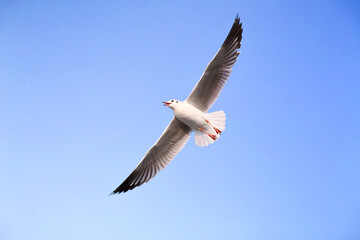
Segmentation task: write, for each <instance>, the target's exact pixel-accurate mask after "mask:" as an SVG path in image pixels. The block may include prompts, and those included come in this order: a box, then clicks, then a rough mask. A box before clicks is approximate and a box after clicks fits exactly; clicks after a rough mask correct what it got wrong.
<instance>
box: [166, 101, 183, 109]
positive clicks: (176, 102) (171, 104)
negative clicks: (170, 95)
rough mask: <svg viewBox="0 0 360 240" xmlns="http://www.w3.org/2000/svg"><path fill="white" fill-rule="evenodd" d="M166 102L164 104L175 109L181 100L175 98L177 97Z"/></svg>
mask: <svg viewBox="0 0 360 240" xmlns="http://www.w3.org/2000/svg"><path fill="white" fill-rule="evenodd" d="M163 103H164V106H167V107H169V108H171V109H174V108H175V107H176V105H178V104H179V103H180V101H179V100H175V99H171V100H169V101H167V102H163Z"/></svg>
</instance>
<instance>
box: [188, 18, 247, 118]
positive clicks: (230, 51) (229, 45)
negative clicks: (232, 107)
mask: <svg viewBox="0 0 360 240" xmlns="http://www.w3.org/2000/svg"><path fill="white" fill-rule="evenodd" d="M242 31H243V29H242V23H240V18H239V17H238V16H237V17H236V18H235V22H234V24H233V26H232V28H231V30H230V32H229V34H228V36H227V37H226V39H225V41H224V43H223V45H222V46H221V48H220V50H219V51H218V52H217V53H216V55H215V57H214V58H213V59H212V60H211V61H210V63H209V64H208V66H207V67H206V69H205V72H204V74H203V75H202V77H201V78H200V80H199V82H198V83H197V84H196V86H195V88H194V89H193V90H192V92H191V93H190V95H189V97H188V98H187V99H186V101H187V102H188V103H190V104H191V105H193V106H195V107H197V108H198V109H200V110H201V111H203V112H207V111H208V110H209V108H210V107H211V106H212V105H213V104H214V102H215V101H216V99H217V98H218V97H219V94H220V92H221V90H222V88H223V87H224V85H225V83H226V82H227V80H228V78H229V76H230V74H231V70H232V67H233V65H234V64H235V62H236V59H237V57H238V56H239V52H238V51H237V49H239V48H240V46H241V39H242Z"/></svg>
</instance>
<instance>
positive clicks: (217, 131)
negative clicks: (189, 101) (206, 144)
mask: <svg viewBox="0 0 360 240" xmlns="http://www.w3.org/2000/svg"><path fill="white" fill-rule="evenodd" d="M205 122H206V123H208V124H210V126H212V127H213V128H214V130H215V132H216V134H221V131H220V130H219V129H218V128H216V127H214V126H213V125H212V124H211V123H210V122H209V120H207V119H205Z"/></svg>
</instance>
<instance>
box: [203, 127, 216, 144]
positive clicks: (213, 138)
mask: <svg viewBox="0 0 360 240" xmlns="http://www.w3.org/2000/svg"><path fill="white" fill-rule="evenodd" d="M199 130H200V131H202V132H203V133H206V134H207V135H208V136H209V137H210V138H211V139H212V140H214V141H216V140H217V137H216V135H214V134H210V133H207V132H205V131H204V129H202V128H200V129H199Z"/></svg>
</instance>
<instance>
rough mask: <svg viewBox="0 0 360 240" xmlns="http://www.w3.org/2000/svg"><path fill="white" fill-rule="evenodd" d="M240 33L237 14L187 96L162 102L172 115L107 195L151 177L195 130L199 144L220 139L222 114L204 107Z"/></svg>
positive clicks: (222, 78) (231, 60)
mask: <svg viewBox="0 0 360 240" xmlns="http://www.w3.org/2000/svg"><path fill="white" fill-rule="evenodd" d="M242 32H243V29H242V23H241V22H240V18H239V16H238V15H237V16H236V17H235V21H234V24H233V25H232V28H231V30H230V32H229V34H228V36H227V37H226V39H225V41H224V43H223V44H222V46H221V48H220V49H219V51H218V52H217V53H216V55H215V57H214V58H213V59H212V60H211V61H210V63H209V64H208V65H207V67H206V69H205V72H204V73H203V75H202V76H201V78H200V80H199V82H198V83H197V84H196V86H195V88H194V89H193V90H192V92H191V93H190V95H189V96H188V98H187V99H186V100H185V101H179V100H176V99H171V100H169V101H166V102H163V103H164V106H168V107H169V108H171V109H172V110H173V112H174V118H173V119H172V121H171V122H170V124H169V125H168V126H167V128H166V129H165V131H164V132H163V133H162V135H161V136H160V138H159V139H158V140H157V142H156V143H155V144H154V145H153V146H152V147H151V148H150V149H149V150H148V151H147V152H146V154H145V156H144V158H143V159H142V160H141V162H140V163H139V164H138V165H137V166H136V168H135V170H134V171H133V172H132V173H131V174H130V175H129V176H128V177H127V178H126V179H125V181H124V182H123V183H122V184H121V185H120V186H119V187H117V188H116V189H115V190H114V191H113V192H112V193H111V194H117V193H122V192H127V191H129V190H132V189H134V188H135V187H138V186H141V185H142V184H144V183H146V182H148V181H149V180H150V179H152V178H153V177H154V176H155V175H156V174H157V173H158V172H159V171H160V170H162V169H164V168H165V167H166V166H167V165H168V164H169V163H170V162H171V161H172V160H173V159H174V157H175V156H176V155H177V154H178V153H179V152H180V150H181V149H182V148H183V147H184V146H185V144H186V143H187V141H188V140H189V138H190V133H191V132H192V131H194V133H195V134H194V135H195V144H196V145H197V146H200V147H203V146H208V145H209V144H212V143H214V142H215V141H217V140H218V139H219V138H220V135H221V133H222V132H223V131H224V130H225V121H226V117H225V113H224V111H217V112H211V113H208V110H209V109H210V107H211V106H212V105H213V104H214V102H215V101H216V99H217V98H218V97H219V94H220V91H221V89H222V88H223V87H224V85H225V83H226V82H227V80H228V78H229V76H230V74H231V70H232V67H233V66H234V64H235V62H236V60H237V57H238V56H239V54H240V52H239V51H238V49H239V48H240V46H241V39H242Z"/></svg>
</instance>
